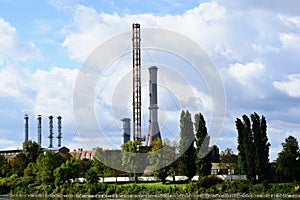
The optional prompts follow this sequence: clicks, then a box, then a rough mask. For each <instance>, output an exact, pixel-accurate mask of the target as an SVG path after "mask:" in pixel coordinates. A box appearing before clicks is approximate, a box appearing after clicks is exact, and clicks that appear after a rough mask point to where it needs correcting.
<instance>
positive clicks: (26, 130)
mask: <svg viewBox="0 0 300 200" xmlns="http://www.w3.org/2000/svg"><path fill="white" fill-rule="evenodd" d="M24 120H25V123H24V124H25V127H24V128H25V140H24V141H25V142H27V141H28V126H29V125H28V121H29V117H28V115H27V114H26V115H25V117H24Z"/></svg>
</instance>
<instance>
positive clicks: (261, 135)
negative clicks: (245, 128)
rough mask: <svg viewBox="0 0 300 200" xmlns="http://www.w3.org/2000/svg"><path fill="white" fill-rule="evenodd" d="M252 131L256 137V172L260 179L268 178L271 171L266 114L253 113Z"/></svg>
mask: <svg viewBox="0 0 300 200" xmlns="http://www.w3.org/2000/svg"><path fill="white" fill-rule="evenodd" d="M251 121H252V132H253V139H254V144H253V146H254V149H253V150H254V156H255V160H254V162H255V173H256V176H257V179H258V181H262V180H266V179H267V178H268V172H269V171H270V163H269V149H270V146H271V145H270V143H269V142H268V137H267V122H266V119H265V117H264V116H262V117H261V119H260V117H259V116H258V114H256V113H254V114H252V115H251Z"/></svg>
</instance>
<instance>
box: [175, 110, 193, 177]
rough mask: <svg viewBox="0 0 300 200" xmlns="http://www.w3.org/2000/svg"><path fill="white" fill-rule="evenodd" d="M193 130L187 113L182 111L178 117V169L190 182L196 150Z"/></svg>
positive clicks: (189, 115)
mask: <svg viewBox="0 0 300 200" xmlns="http://www.w3.org/2000/svg"><path fill="white" fill-rule="evenodd" d="M194 140H195V136H194V129H193V122H192V118H191V114H190V113H189V111H182V112H181V115H180V141H179V154H180V155H181V156H180V158H179V159H180V169H181V171H182V173H183V175H185V176H187V177H188V179H189V180H191V179H192V178H193V177H194V176H195V174H196V165H195V157H196V149H195V147H194Z"/></svg>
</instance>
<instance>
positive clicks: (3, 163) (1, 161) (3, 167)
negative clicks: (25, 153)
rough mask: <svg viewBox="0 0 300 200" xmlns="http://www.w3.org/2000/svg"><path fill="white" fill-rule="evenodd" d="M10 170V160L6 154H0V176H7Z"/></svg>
mask: <svg viewBox="0 0 300 200" xmlns="http://www.w3.org/2000/svg"><path fill="white" fill-rule="evenodd" d="M8 172H9V164H8V160H7V159H6V158H5V156H4V155H2V154H1V155H0V177H6V176H7V174H8Z"/></svg>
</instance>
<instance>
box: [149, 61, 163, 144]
mask: <svg viewBox="0 0 300 200" xmlns="http://www.w3.org/2000/svg"><path fill="white" fill-rule="evenodd" d="M157 70H158V68H157V67H156V66H152V67H150V68H149V100H150V106H149V129H148V135H147V146H152V142H153V141H155V140H156V139H158V138H160V139H161V135H160V130H159V126H158V116H157V114H158V113H157V112H158V103H157Z"/></svg>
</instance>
